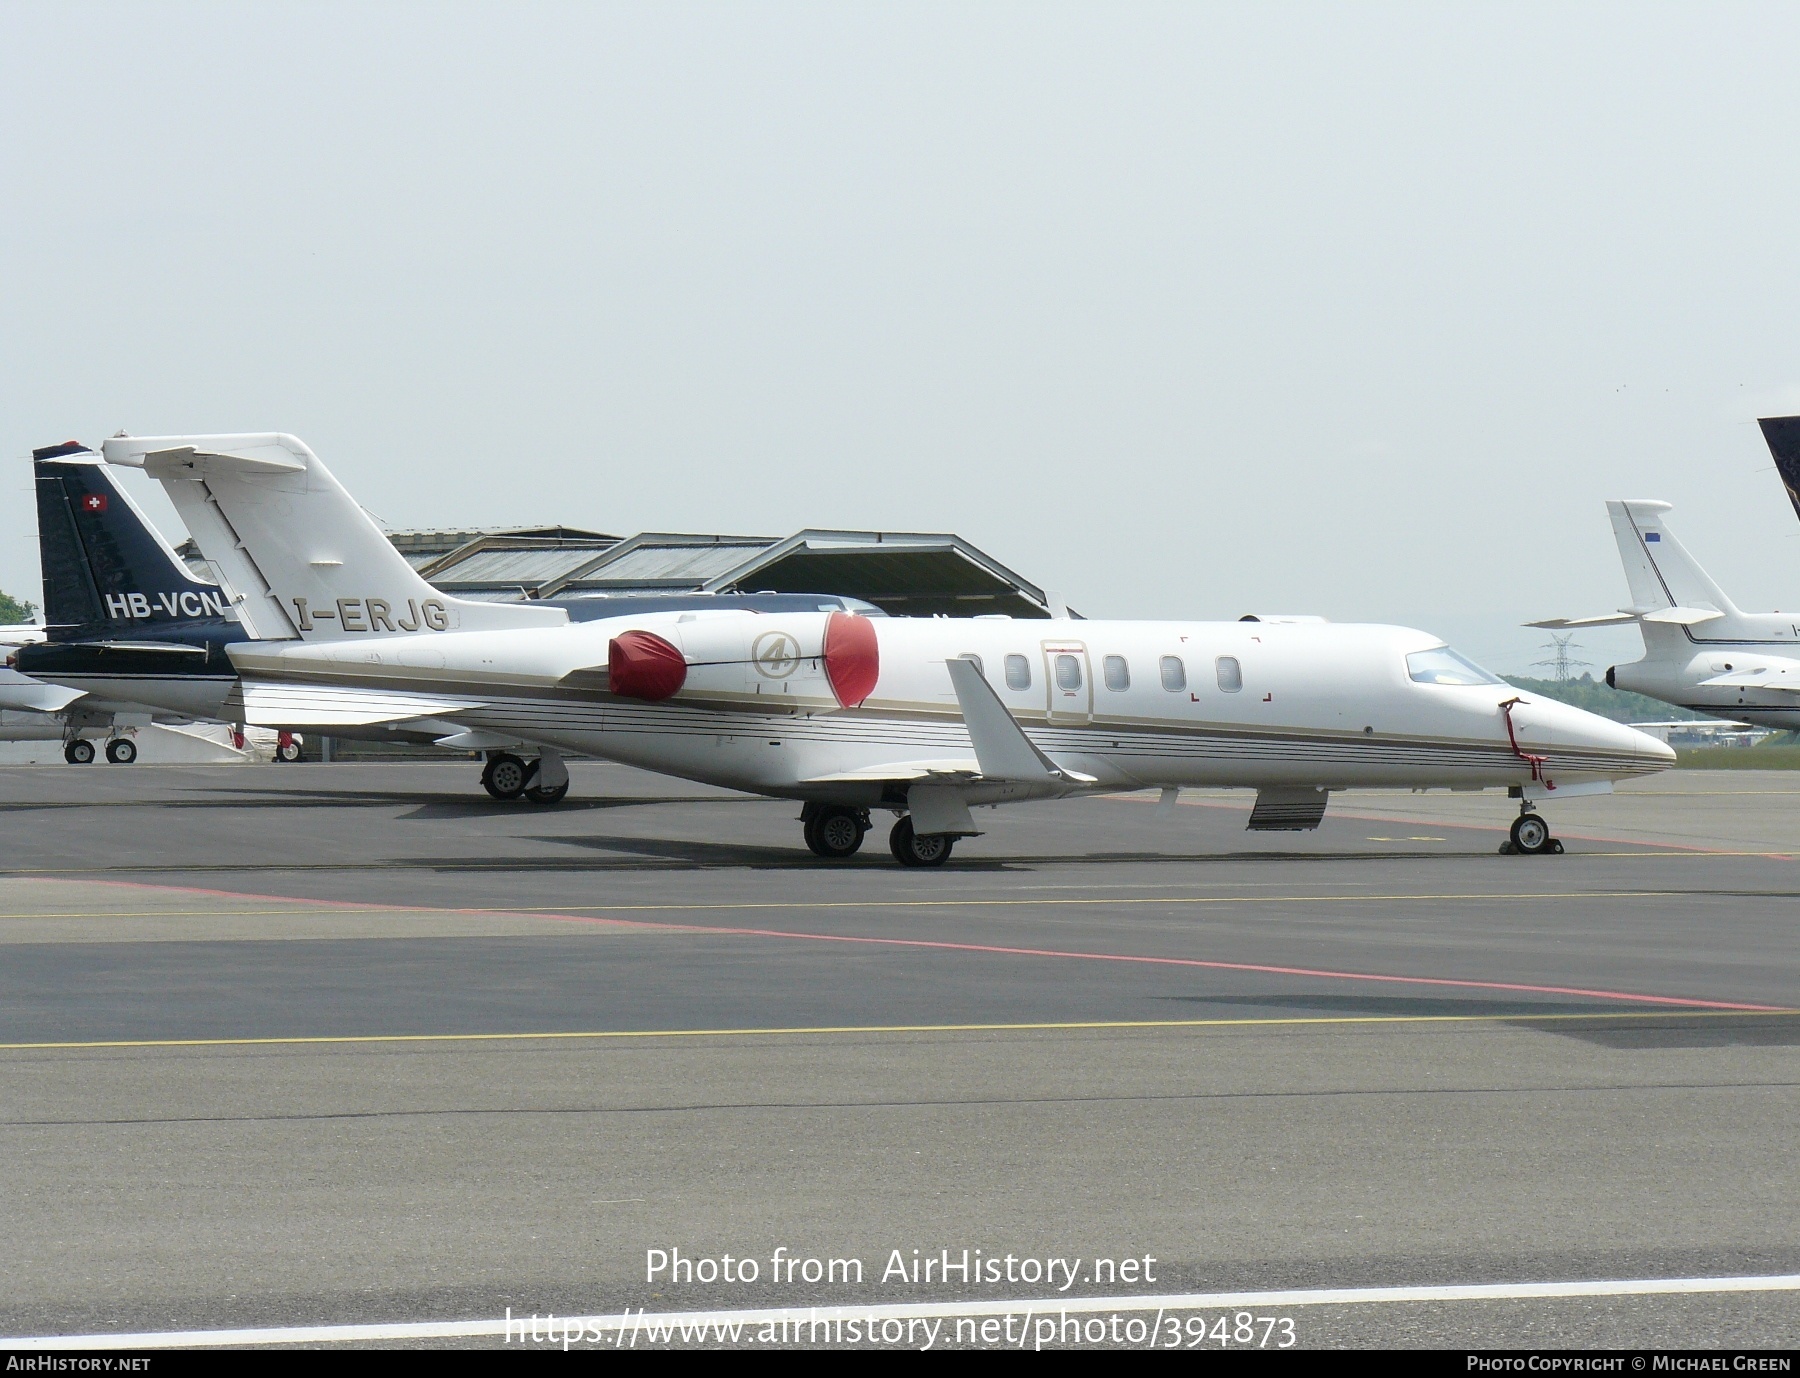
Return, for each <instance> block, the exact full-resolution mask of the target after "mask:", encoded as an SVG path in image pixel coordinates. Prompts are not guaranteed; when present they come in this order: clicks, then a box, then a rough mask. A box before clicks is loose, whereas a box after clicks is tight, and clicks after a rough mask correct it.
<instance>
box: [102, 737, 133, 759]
mask: <svg viewBox="0 0 1800 1378" xmlns="http://www.w3.org/2000/svg"><path fill="white" fill-rule="evenodd" d="M106 759H107V760H109V761H111V762H112V763H113V764H114V765H115V766H128V765H130V764H131V763H132V762H133V761H135V760H137V743H136V742H134V741H132V740H131V738H129V737H114V738H113V739H112V740H111V741H110V742H108V743H107V744H106Z"/></svg>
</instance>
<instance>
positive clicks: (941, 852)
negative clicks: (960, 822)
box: [888, 816, 956, 866]
mask: <svg viewBox="0 0 1800 1378" xmlns="http://www.w3.org/2000/svg"><path fill="white" fill-rule="evenodd" d="M955 846H956V839H955V838H954V837H950V836H949V835H947V834H945V833H931V834H928V835H926V836H924V837H920V836H919V835H918V834H917V833H915V832H914V831H913V825H912V819H911V818H910V817H905V816H903V817H902V818H901V819H900V821H899V822H898V823H896V824H894V830H893V831H892V832H891V833H889V834H888V848H889V850H890V851H892V852H893V854H894V860H896V861H898V862H899V863H900V864H901V865H902V866H942V865H943V864H944V863H945V862H946V861H948V860H950V851H951V849H952V848H953V847H955Z"/></svg>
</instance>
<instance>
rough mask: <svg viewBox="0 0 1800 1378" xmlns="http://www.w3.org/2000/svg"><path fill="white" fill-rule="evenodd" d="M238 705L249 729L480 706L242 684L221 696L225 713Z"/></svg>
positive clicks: (342, 723) (354, 722) (359, 722)
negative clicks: (229, 694) (227, 694)
mask: <svg viewBox="0 0 1800 1378" xmlns="http://www.w3.org/2000/svg"><path fill="white" fill-rule="evenodd" d="M240 703H241V705H242V709H243V721H244V722H246V723H248V724H250V725H252V726H254V727H301V726H315V727H367V726H369V725H371V724H374V723H389V722H405V721H407V720H408V719H411V718H427V717H436V716H440V715H442V714H445V713H459V712H461V711H462V710H464V709H466V708H479V707H481V704H480V702H479V701H477V700H475V699H452V698H445V697H443V696H441V695H430V694H404V693H393V692H388V691H386V690H380V689H374V690H371V689H353V688H350V687H348V686H338V685H334V684H251V683H246V684H244V685H242V686H241V687H240V688H239V689H237V690H234V691H233V693H232V694H231V696H230V697H229V698H228V699H227V700H226V705H225V707H226V713H227V715H228V716H229V715H230V714H231V712H232V710H234V709H236V708H237V707H238V706H239V705H240Z"/></svg>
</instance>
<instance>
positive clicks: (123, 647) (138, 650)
mask: <svg viewBox="0 0 1800 1378" xmlns="http://www.w3.org/2000/svg"><path fill="white" fill-rule="evenodd" d="M81 644H82V645H83V646H84V647H87V648H90V649H93V650H98V651H130V652H132V653H134V654H136V655H173V656H199V657H200V658H201V659H202V660H204V659H206V656H207V649H206V647H204V646H195V645H192V644H190V643H188V642H186V641H84V642H82V643H81Z"/></svg>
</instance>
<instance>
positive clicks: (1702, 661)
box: [1527, 498, 1800, 728]
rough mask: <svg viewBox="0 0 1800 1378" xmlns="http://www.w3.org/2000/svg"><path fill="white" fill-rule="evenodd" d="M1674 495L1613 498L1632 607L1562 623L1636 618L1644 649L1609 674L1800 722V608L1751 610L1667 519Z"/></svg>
mask: <svg viewBox="0 0 1800 1378" xmlns="http://www.w3.org/2000/svg"><path fill="white" fill-rule="evenodd" d="M1669 510H1670V504H1669V503H1666V502H1652V501H1649V500H1647V499H1635V498H1634V499H1626V500H1623V501H1616V502H1609V503H1607V504H1606V511H1607V514H1608V515H1609V516H1610V517H1611V518H1612V526H1613V536H1614V538H1615V539H1616V540H1617V542H1618V546H1619V559H1620V560H1621V562H1623V564H1624V566H1625V581H1626V583H1627V584H1628V585H1629V586H1630V589H1631V606H1629V607H1626V608H1621V609H1620V610H1619V611H1618V612H1614V613H1605V614H1602V615H1600V616H1598V617H1574V618H1566V617H1554V618H1549V619H1547V620H1545V621H1542V622H1532V623H1529V624H1527V625H1529V626H1533V627H1551V628H1555V629H1559V630H1563V629H1570V628H1581V627H1612V626H1625V625H1636V626H1637V628H1638V629H1639V630H1640V631H1641V632H1642V633H1643V635H1644V658H1643V659H1642V660H1636V661H1633V662H1632V663H1631V664H1629V665H1615V666H1613V667H1611V668H1610V669H1609V670H1607V672H1606V682H1607V683H1608V684H1610V685H1612V686H1613V688H1615V689H1628V690H1630V691H1631V692H1633V693H1637V694H1648V695H1649V696H1650V697H1651V698H1654V699H1661V700H1662V701H1663V702H1664V703H1672V704H1675V705H1676V706H1678V707H1681V708H1688V709H1692V710H1694V711H1695V712H1699V713H1713V714H1716V715H1717V716H1719V717H1721V718H1732V719H1735V720H1737V721H1739V722H1751V723H1757V724H1760V725H1762V726H1764V727H1785V728H1794V727H1800V616H1794V615H1790V614H1788V613H1781V612H1742V611H1740V610H1739V609H1738V607H1737V605H1736V604H1734V603H1733V602H1732V601H1731V600H1730V599H1729V598H1727V597H1726V596H1725V592H1724V590H1723V589H1721V588H1720V587H1719V586H1718V585H1717V584H1715V583H1714V582H1713V581H1712V580H1711V579H1710V578H1709V577H1708V576H1707V573H1706V571H1705V570H1703V569H1701V568H1700V566H1699V565H1698V564H1696V563H1695V562H1694V557H1693V556H1691V555H1689V554H1688V552H1687V550H1686V549H1685V548H1684V547H1683V546H1682V544H1681V542H1680V541H1678V540H1676V539H1675V533H1674V532H1672V531H1670V530H1669V528H1668V525H1667V523H1665V521H1664V520H1663V514H1664V513H1665V512H1668V511H1669Z"/></svg>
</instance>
